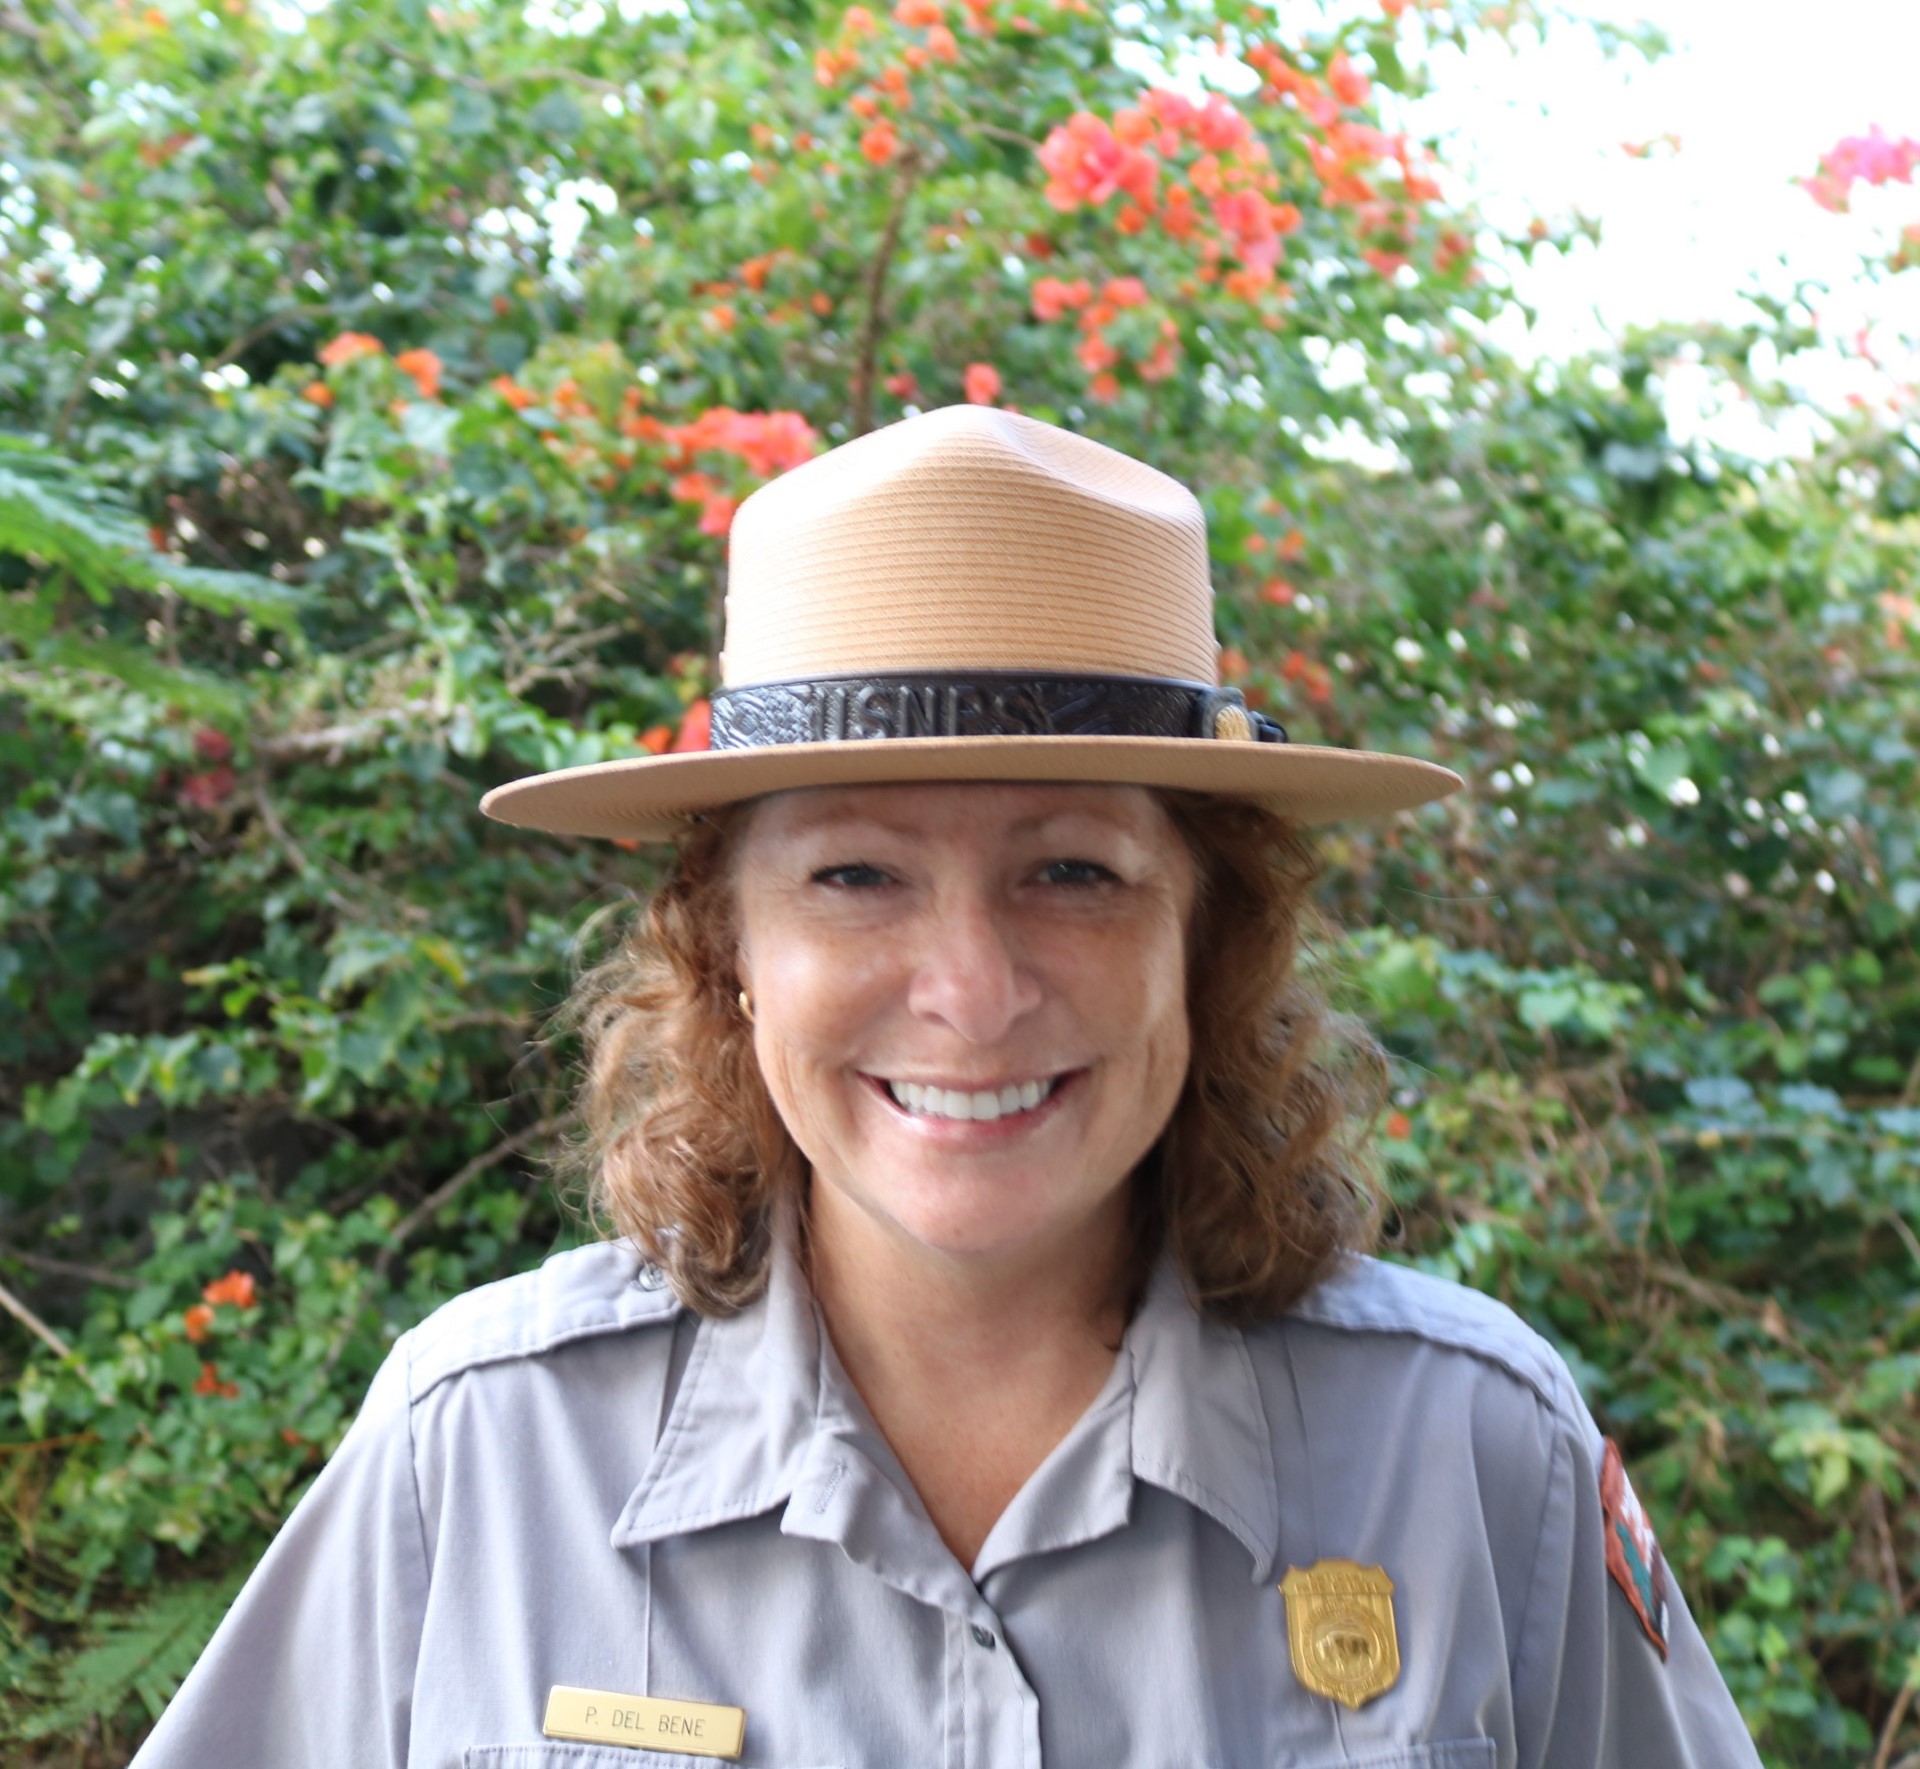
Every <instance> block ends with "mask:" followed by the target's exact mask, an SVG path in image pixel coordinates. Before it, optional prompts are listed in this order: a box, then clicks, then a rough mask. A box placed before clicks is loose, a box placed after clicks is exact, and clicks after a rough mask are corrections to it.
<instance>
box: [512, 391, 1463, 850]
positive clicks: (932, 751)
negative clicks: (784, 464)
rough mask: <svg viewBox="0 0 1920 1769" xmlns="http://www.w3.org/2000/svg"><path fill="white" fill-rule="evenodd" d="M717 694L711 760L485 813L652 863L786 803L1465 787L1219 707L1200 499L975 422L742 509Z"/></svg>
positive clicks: (865, 455)
mask: <svg viewBox="0 0 1920 1769" xmlns="http://www.w3.org/2000/svg"><path fill="white" fill-rule="evenodd" d="M720 679H721V683H722V686H721V687H720V688H719V689H717V690H716V691H715V693H714V695H713V720H712V747H711V748H710V749H707V750H702V751H698V752H695V753H691V754H681V755H665V756H651V755H649V756H636V757H633V758H632V759H630V760H621V761H613V762H596V763H592V764H589V765H588V766H585V767H577V768H562V769H559V770H557V771H555V772H552V773H547V774H536V775H533V776H531V777H530V778H528V779H525V780H515V781H513V782H511V783H510V784H508V785H506V786H499V787H495V788H494V790H493V791H492V792H490V793H488V794H487V796H486V797H485V798H484V799H483V800H482V801H481V809H482V810H483V811H485V812H486V814H487V815H488V816H490V817H495V818H498V819H499V820H500V821H501V822H504V823H514V824H519V825H521V826H522V827H524V828H529V829H543V830H550V831H552V832H554V833H556V834H562V835H599V836H616V837H623V838H638V839H641V840H651V839H662V838H666V837H670V836H672V835H673V834H675V833H676V832H677V831H678V830H679V829H680V828H681V827H682V826H683V825H684V823H685V821H686V820H687V818H688V817H689V816H691V815H693V814H695V813H697V812H700V811H703V810H709V809H712V808H714V807H716V806H719V805H725V804H732V803H735V802H737V801H739V800H742V799H749V798H757V797H758V796H760V795H761V794H762V793H769V792H782V791H786V790H788V789H790V788H793V787H803V786H840V785H854V784H869V783H877V782H888V781H896V782H897V781H917V780H923V781H933V780H1004V781H1023V780H1047V781H1073V782H1102V783H1108V784H1124V785H1135V786H1150V787H1170V788H1178V789H1182V790H1186V791H1192V792H1211V793H1222V794H1226V795H1229V796H1231V797H1235V798H1245V799H1253V800H1257V801H1258V802H1260V803H1261V804H1264V805H1267V806H1269V807H1270V808H1271V809H1273V810H1275V811H1277V812H1279V813H1280V814H1281V815H1283V816H1285V817H1287V818H1289V819H1290V820H1292V821H1294V822H1297V823H1324V822H1328V821H1330V820H1332V819H1333V818H1336V817H1346V816H1366V815H1370V814H1379V813H1382V812H1387V811H1397V810H1403V809H1405V808H1407V807H1408V806H1412V805H1418V804H1424V803H1426V802H1427V801H1428V800H1430V799H1436V798H1441V797H1444V796H1445V795H1446V794H1447V793H1450V792H1453V791H1455V790H1456V789H1457V788H1458V787H1459V786H1460V785H1461V780H1460V777H1459V776H1458V775H1457V774H1454V773H1453V772H1451V771H1450V770H1449V769H1446V768H1442V767H1439V766H1437V765H1435V764H1434V763H1432V762H1426V761H1419V760H1416V759H1414V758H1412V757H1409V756H1396V755H1382V754H1377V753H1374V752H1372V751H1367V750H1353V749H1333V748H1327V747H1322V746H1318V745H1310V744H1302V743H1290V742H1288V741H1287V737H1286V733H1285V732H1284V731H1283V730H1282V729H1281V728H1280V727H1279V726H1278V725H1277V724H1275V723H1274V722H1273V721H1272V720H1271V719H1268V718H1266V717H1265V716H1264V715H1262V714H1260V713H1257V712H1253V711H1251V710H1250V709H1249V708H1248V707H1247V705H1246V703H1245V701H1244V700H1243V699H1242V697H1241V695H1240V693H1239V691H1238V690H1237V689H1235V688H1231V687H1224V686H1222V684H1221V681H1220V647H1219V644H1218V642H1217V641H1216V639H1215V638H1214V631H1213V586H1212V581H1211V579H1210V576H1209V573H1208V568H1207V531H1206V521H1205V518H1204V517H1203V515H1202V514H1201V510H1200V505H1199V502H1198V501H1197V500H1196V499H1195V497H1194V496H1193V494H1192V493H1191V492H1190V491H1188V490H1187V488H1186V487H1185V486H1183V485H1181V484H1180V483H1179V481H1177V480H1174V479H1170V478H1168V477H1167V475H1166V474H1164V473H1160V472H1157V471H1155V469H1153V468H1152V467H1148V466H1144V465H1143V464H1142V463H1140V462H1139V461H1136V460H1134V459H1132V458H1131V457H1130V456H1127V455H1124V454H1121V453H1119V452H1118V451H1117V450H1114V449H1111V448H1106V447H1104V446H1103V445H1101V444H1100V443H1097V442H1091V441H1089V440H1088V439H1087V438H1086V437H1084V436H1077V435H1075V434H1074V433H1073V432H1071V431H1068V430H1061V429H1056V428H1055V427H1054V426H1053V425H1051V424H1043V423H1040V422H1039V421H1038V420H1036V419H1033V418H1027V417H1021V416H1019V415H1018V414H1016V413H1013V412H1007V411H1000V410H997V409H995V408H992V407H986V406H971V405H957V406H947V407H944V408H942V409H940V410H938V411H931V412H927V413H925V414H923V415H921V416H919V417H915V418H908V419H906V420H905V421H904V422H902V423H898V424H893V425H890V426H889V427H888V428H886V429H884V430H876V431H873V432H871V433H869V434H868V435H866V436H862V437H860V438H858V439H857V440H855V441H853V442H849V443H846V444H844V445H843V446H841V447H839V448H836V449H833V450H830V451H829V452H828V453H826V454H823V455H820V456H817V457H816V458H815V459H813V460H811V461H808V462H807V463H806V464H805V465H803V466H800V467H796V468H795V469H793V471H791V472H789V473H786V474H783V475H782V476H781V477H780V478H778V479H775V480H773V481H772V482H771V483H770V484H767V485H765V486H762V487H761V488H760V490H758V491H756V492H755V493H754V494H753V495H752V496H751V497H750V498H748V499H747V500H746V501H745V502H744V503H742V504H741V506H740V508H739V510H738V511H737V512H736V514H735V516H734V520H733V535H732V541H731V547H730V558H729V576H728V580H727V598H726V643H725V649H724V650H723V652H722V653H721V659H720Z"/></svg>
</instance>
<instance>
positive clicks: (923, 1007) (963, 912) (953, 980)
mask: <svg viewBox="0 0 1920 1769" xmlns="http://www.w3.org/2000/svg"><path fill="white" fill-rule="evenodd" d="M1040 994H1041V990H1040V980H1039V978H1038V977H1037V976H1036V975H1035V974H1034V972H1033V970H1032V969H1031V968H1030V967H1029V966H1028V964H1027V963H1026V961H1025V958H1024V955H1023V953H1022V951H1021V945H1020V942H1019V940H1018V939H1017V937H1016V934H1015V930H1014V929H1013V928H1011V927H1010V926H1009V925H1008V923H1007V918H1006V916H1005V914H1004V913H1003V912H1000V911H997V910H996V908H995V906H994V905H992V904H989V903H984V902H969V903H952V902H949V903H947V904H944V905H942V907H941V910H940V912H939V913H938V914H936V915H934V916H933V917H931V918H930V919H929V921H928V923H927V926H926V930H925V934H924V945H923V948H922V951H921V953H920V956H919V962H918V963H917V964H916V966H915V968H914V975H913V983H912V985H911V987H910V989H909V991H908V995H907V1006H908V1008H909V1009H910V1010H911V1011H912V1012H913V1013H914V1014H916V1015H918V1016H920V1017H921V1018H925V1019H935V1020H940V1021H942V1022H944V1023H945V1024H946V1025H947V1026H949V1027H951V1028H952V1029H953V1030H954V1031H955V1032H957V1033H958V1034H959V1035H960V1036H961V1037H962V1038H964V1039H966V1040H967V1042H968V1043H970V1044H992V1043H994V1042H996V1041H997V1040H999V1039H1001V1038H1003V1037H1005V1036H1006V1034H1007V1033H1008V1032H1009V1031H1011V1030H1012V1029H1013V1027H1014V1026H1015V1025H1016V1024H1017V1023H1018V1022H1019V1021H1020V1019H1021V1018H1022V1017H1023V1016H1024V1015H1026V1014H1028V1013H1031V1012H1032V1011H1033V1009H1034V1008H1036V1007H1037V1006H1039V1004H1040Z"/></svg>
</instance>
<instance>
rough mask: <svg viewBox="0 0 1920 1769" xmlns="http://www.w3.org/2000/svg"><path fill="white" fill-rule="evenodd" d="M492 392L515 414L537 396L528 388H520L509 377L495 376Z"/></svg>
mask: <svg viewBox="0 0 1920 1769" xmlns="http://www.w3.org/2000/svg"><path fill="white" fill-rule="evenodd" d="M492 385H493V390H494V392H496V393H497V394H499V395H500V397H501V398H502V399H504V400H505V401H506V402H507V404H508V405H510V406H512V407H513V409H514V410H515V411H517V412H523V411H525V410H526V409H527V407H528V406H530V405H532V404H533V402H534V400H535V399H536V398H538V397H539V396H538V395H537V394H536V393H535V392H534V391H533V389H532V388H530V387H522V386H521V385H520V383H519V382H518V381H516V380H515V379H514V378H513V377H512V376H511V375H495V376H494V377H493V383H492Z"/></svg>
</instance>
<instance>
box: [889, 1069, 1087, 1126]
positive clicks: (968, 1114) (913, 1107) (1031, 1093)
mask: <svg viewBox="0 0 1920 1769" xmlns="http://www.w3.org/2000/svg"><path fill="white" fill-rule="evenodd" d="M1065 1079H1066V1076H1064V1075H1047V1076H1042V1077H1037V1078H1035V1079H1034V1080H1031V1081H1012V1082H1009V1083H1007V1084H1006V1085H1005V1086H1004V1087H987V1088H957V1087H940V1086H934V1085H930V1084H927V1083H923V1082H919V1081H887V1080H882V1081H881V1082H880V1085H881V1087H882V1088H883V1089H884V1090H885V1092H886V1094H887V1097H888V1098H889V1099H891V1100H892V1101H893V1103H894V1104H895V1105H896V1106H898V1107H899V1108H900V1109H901V1111H903V1112H905V1113H907V1114H908V1115H909V1116H910V1117H914V1118H945V1119H950V1120H953V1121H955V1122H959V1123H974V1124H991V1123H994V1122H995V1121H996V1120H998V1119H1001V1118H1011V1117H1013V1116H1014V1115H1015V1114H1016V1113H1019V1112H1032V1111H1036V1110H1038V1108H1039V1107H1041V1106H1043V1105H1045V1104H1046V1103H1047V1101H1048V1100H1049V1099H1051V1098H1052V1097H1053V1094H1054V1092H1055V1090H1056V1089H1058V1087H1059V1086H1060V1084H1061V1083H1062V1082H1063V1081H1064V1080H1065Z"/></svg>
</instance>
